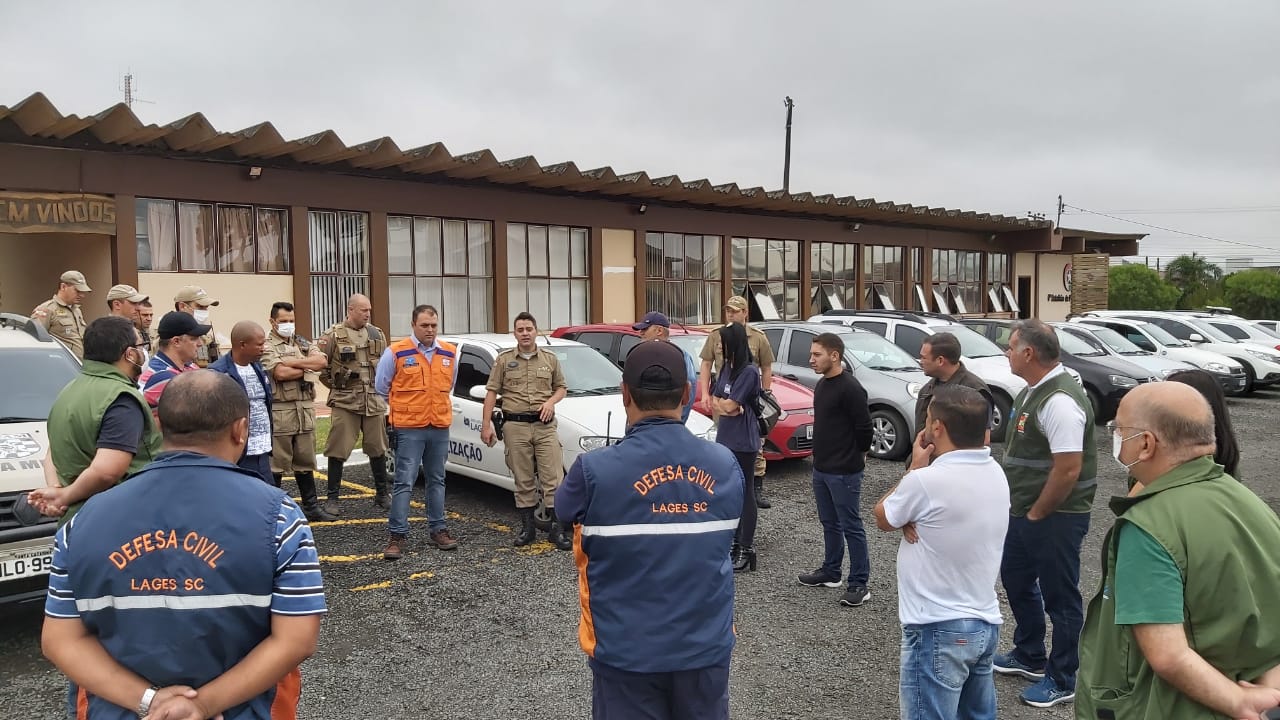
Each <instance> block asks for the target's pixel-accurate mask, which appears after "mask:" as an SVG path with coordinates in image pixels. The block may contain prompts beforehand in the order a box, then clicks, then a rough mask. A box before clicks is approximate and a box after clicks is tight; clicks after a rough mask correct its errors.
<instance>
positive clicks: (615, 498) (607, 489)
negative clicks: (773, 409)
mask: <svg viewBox="0 0 1280 720" xmlns="http://www.w3.org/2000/svg"><path fill="white" fill-rule="evenodd" d="M688 383H689V378H688V373H687V371H686V369H685V360H684V354H683V352H682V351H681V350H680V349H679V348H677V347H676V346H675V345H672V344H671V343H668V342H661V341H658V342H646V343H641V344H640V345H637V346H636V348H635V349H634V350H632V351H631V354H630V355H628V356H627V365H626V369H625V370H624V372H623V375H622V404H623V407H624V408H625V409H626V413H627V432H626V435H625V436H624V437H623V438H622V439H621V440H619V441H618V443H617V444H615V445H612V446H610V447H606V448H602V449H600V450H596V451H594V452H590V453H587V454H586V455H583V456H581V457H579V458H578V459H577V461H575V462H574V464H573V467H572V468H570V470H569V474H568V475H567V476H566V477H565V479H564V482H563V483H561V485H560V489H559V490H557V491H556V513H557V515H558V516H559V517H560V518H561V519H562V520H565V521H572V523H573V526H574V527H573V529H574V533H573V549H574V554H575V555H576V556H577V566H578V573H579V587H580V588H581V589H582V590H581V604H582V619H581V621H580V622H579V624H578V642H579V644H580V645H581V646H582V650H583V651H584V652H585V653H586V654H587V656H588V658H589V660H588V664H589V665H590V667H591V672H592V689H591V696H592V697H591V706H592V717H593V718H595V720H611V719H612V720H618V719H620V718H637V717H644V718H672V719H675V718H698V719H699V720H717V719H718V718H728V717H729V657H730V655H731V654H732V652H733V644H734V632H733V566H732V565H731V564H730V561H729V548H730V546H731V545H732V544H733V533H734V530H735V528H737V526H738V518H739V516H740V515H741V514H742V499H743V495H742V493H743V491H744V487H745V481H744V478H743V476H742V471H741V469H739V467H738V463H737V461H736V460H735V459H734V457H733V453H731V452H729V450H728V449H727V448H725V447H724V446H722V445H717V444H715V443H709V442H707V441H705V440H702V439H700V438H698V437H696V436H694V435H693V434H692V433H690V432H689V431H688V429H686V428H685V426H684V423H682V422H681V421H680V411H681V407H682V406H683V405H684V404H685V402H686V400H687V398H688V393H689V385H688ZM654 608H661V609H662V613H661V615H662V617H661V618H659V619H655V617H654V615H653V610H654Z"/></svg>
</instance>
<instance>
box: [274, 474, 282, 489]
mask: <svg viewBox="0 0 1280 720" xmlns="http://www.w3.org/2000/svg"><path fill="white" fill-rule="evenodd" d="M282 482H284V473H271V484H272V485H275V486H276V487H280V483H282Z"/></svg>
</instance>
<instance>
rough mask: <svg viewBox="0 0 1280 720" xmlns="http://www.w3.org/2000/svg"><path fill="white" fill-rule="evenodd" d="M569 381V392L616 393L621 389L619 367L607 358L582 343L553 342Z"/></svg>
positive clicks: (575, 393) (566, 378)
mask: <svg viewBox="0 0 1280 720" xmlns="http://www.w3.org/2000/svg"><path fill="white" fill-rule="evenodd" d="M548 349H549V350H551V352H553V353H555V354H556V357H557V358H559V359H560V369H561V371H563V372H564V380H565V382H566V383H567V384H568V385H569V393H568V394H569V396H570V397H574V396H579V397H580V396H583V395H616V394H618V393H621V392H622V371H621V370H619V369H618V366H617V365H614V364H613V363H611V362H609V360H608V358H606V357H605V356H603V355H601V354H600V353H598V352H596V351H595V350H594V349H592V348H589V347H587V346H585V345H552V346H550V347H549V348H548Z"/></svg>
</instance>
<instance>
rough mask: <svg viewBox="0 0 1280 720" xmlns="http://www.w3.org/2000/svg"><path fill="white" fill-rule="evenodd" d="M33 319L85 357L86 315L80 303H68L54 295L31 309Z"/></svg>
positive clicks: (78, 355) (72, 350)
mask: <svg viewBox="0 0 1280 720" xmlns="http://www.w3.org/2000/svg"><path fill="white" fill-rule="evenodd" d="M31 319H32V320H35V321H36V322H38V323H40V324H41V325H43V326H44V328H45V329H46V330H48V331H49V334H50V335H52V336H54V337H56V338H58V339H59V340H61V341H62V342H63V343H64V344H65V345H66V346H67V347H68V348H69V349H70V350H71V352H73V353H75V354H76V357H78V358H80V359H81V360H83V359H84V328H85V324H86V323H85V321H84V315H82V314H81V313H80V306H79V305H67V304H65V303H63V302H62V301H61V300H59V299H58V298H57V297H54V298H52V299H50V300H48V301H46V302H44V303H41V304H40V305H37V306H36V309H35V310H32V311H31Z"/></svg>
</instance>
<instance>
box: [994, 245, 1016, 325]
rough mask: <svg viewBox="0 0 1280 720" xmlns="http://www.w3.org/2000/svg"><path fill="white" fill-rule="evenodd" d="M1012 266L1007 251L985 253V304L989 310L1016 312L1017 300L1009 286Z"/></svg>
mask: <svg viewBox="0 0 1280 720" xmlns="http://www.w3.org/2000/svg"><path fill="white" fill-rule="evenodd" d="M1011 270H1012V266H1011V264H1010V263H1009V254H1008V253H987V299H988V300H989V301H990V304H989V305H988V306H987V307H988V311H989V312H1015V313H1016V312H1018V311H1019V310H1020V308H1019V307H1018V300H1017V299H1016V298H1015V297H1014V296H1013V289H1012V288H1010V287H1009V283H1010V276H1011Z"/></svg>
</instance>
